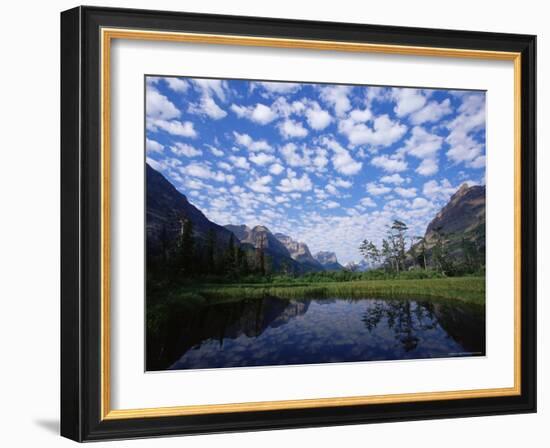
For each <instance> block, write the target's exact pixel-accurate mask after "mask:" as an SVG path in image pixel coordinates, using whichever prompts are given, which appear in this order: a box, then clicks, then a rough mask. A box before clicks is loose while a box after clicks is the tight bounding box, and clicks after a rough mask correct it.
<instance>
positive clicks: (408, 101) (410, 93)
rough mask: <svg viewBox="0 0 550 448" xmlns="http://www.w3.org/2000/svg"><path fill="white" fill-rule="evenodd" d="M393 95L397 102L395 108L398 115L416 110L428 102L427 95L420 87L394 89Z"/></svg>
mask: <svg viewBox="0 0 550 448" xmlns="http://www.w3.org/2000/svg"><path fill="white" fill-rule="evenodd" d="M392 97H393V99H394V100H395V102H396V105H395V107H394V109H393V110H394V112H395V114H396V115H397V116H398V117H404V116H406V115H408V114H410V113H412V112H415V111H417V110H419V109H420V108H421V107H423V106H424V105H425V104H426V97H425V96H424V95H423V94H422V92H421V91H420V90H418V89H392Z"/></svg>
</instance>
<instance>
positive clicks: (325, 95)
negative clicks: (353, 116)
mask: <svg viewBox="0 0 550 448" xmlns="http://www.w3.org/2000/svg"><path fill="white" fill-rule="evenodd" d="M350 93H351V87H349V86H327V87H321V98H322V99H323V101H325V102H326V103H327V104H329V105H330V106H332V107H333V108H334V112H336V115H338V116H339V117H340V116H342V115H344V114H345V113H346V112H347V111H348V110H349V109H350V108H351V102H350V100H349V98H348V94H350Z"/></svg>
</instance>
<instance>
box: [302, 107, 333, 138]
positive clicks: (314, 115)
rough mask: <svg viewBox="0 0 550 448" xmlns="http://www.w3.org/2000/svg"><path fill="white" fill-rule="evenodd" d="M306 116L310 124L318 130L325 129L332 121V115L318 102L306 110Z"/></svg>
mask: <svg viewBox="0 0 550 448" xmlns="http://www.w3.org/2000/svg"><path fill="white" fill-rule="evenodd" d="M306 118H307V122H308V124H309V126H310V127H311V128H313V129H315V130H317V131H320V130H323V129H325V128H326V127H327V126H328V125H329V124H330V123H331V121H332V117H331V115H330V114H329V113H328V112H327V111H326V110H324V109H321V107H320V106H319V104H318V103H317V102H313V103H312V106H311V107H310V108H309V109H307V111H306Z"/></svg>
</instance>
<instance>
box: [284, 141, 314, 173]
mask: <svg viewBox="0 0 550 448" xmlns="http://www.w3.org/2000/svg"><path fill="white" fill-rule="evenodd" d="M280 152H281V154H282V155H283V157H284V159H285V160H286V162H287V163H288V164H289V165H290V166H293V167H297V166H308V165H309V164H310V163H311V159H310V157H309V156H310V154H311V151H310V150H308V149H304V150H303V151H302V152H300V151H299V150H298V147H297V146H296V145H295V144H294V143H292V142H291V143H287V144H286V145H284V146H283V147H281V148H280Z"/></svg>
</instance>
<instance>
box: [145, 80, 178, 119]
mask: <svg viewBox="0 0 550 448" xmlns="http://www.w3.org/2000/svg"><path fill="white" fill-rule="evenodd" d="M145 110H146V112H147V118H148V119H154V120H171V119H173V118H177V117H179V116H180V111H179V109H178V108H177V107H176V106H174V103H172V102H171V101H170V100H169V99H168V98H167V97H165V96H164V95H162V94H161V93H159V91H158V90H157V89H155V88H153V87H148V88H147V90H146V93H145Z"/></svg>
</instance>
